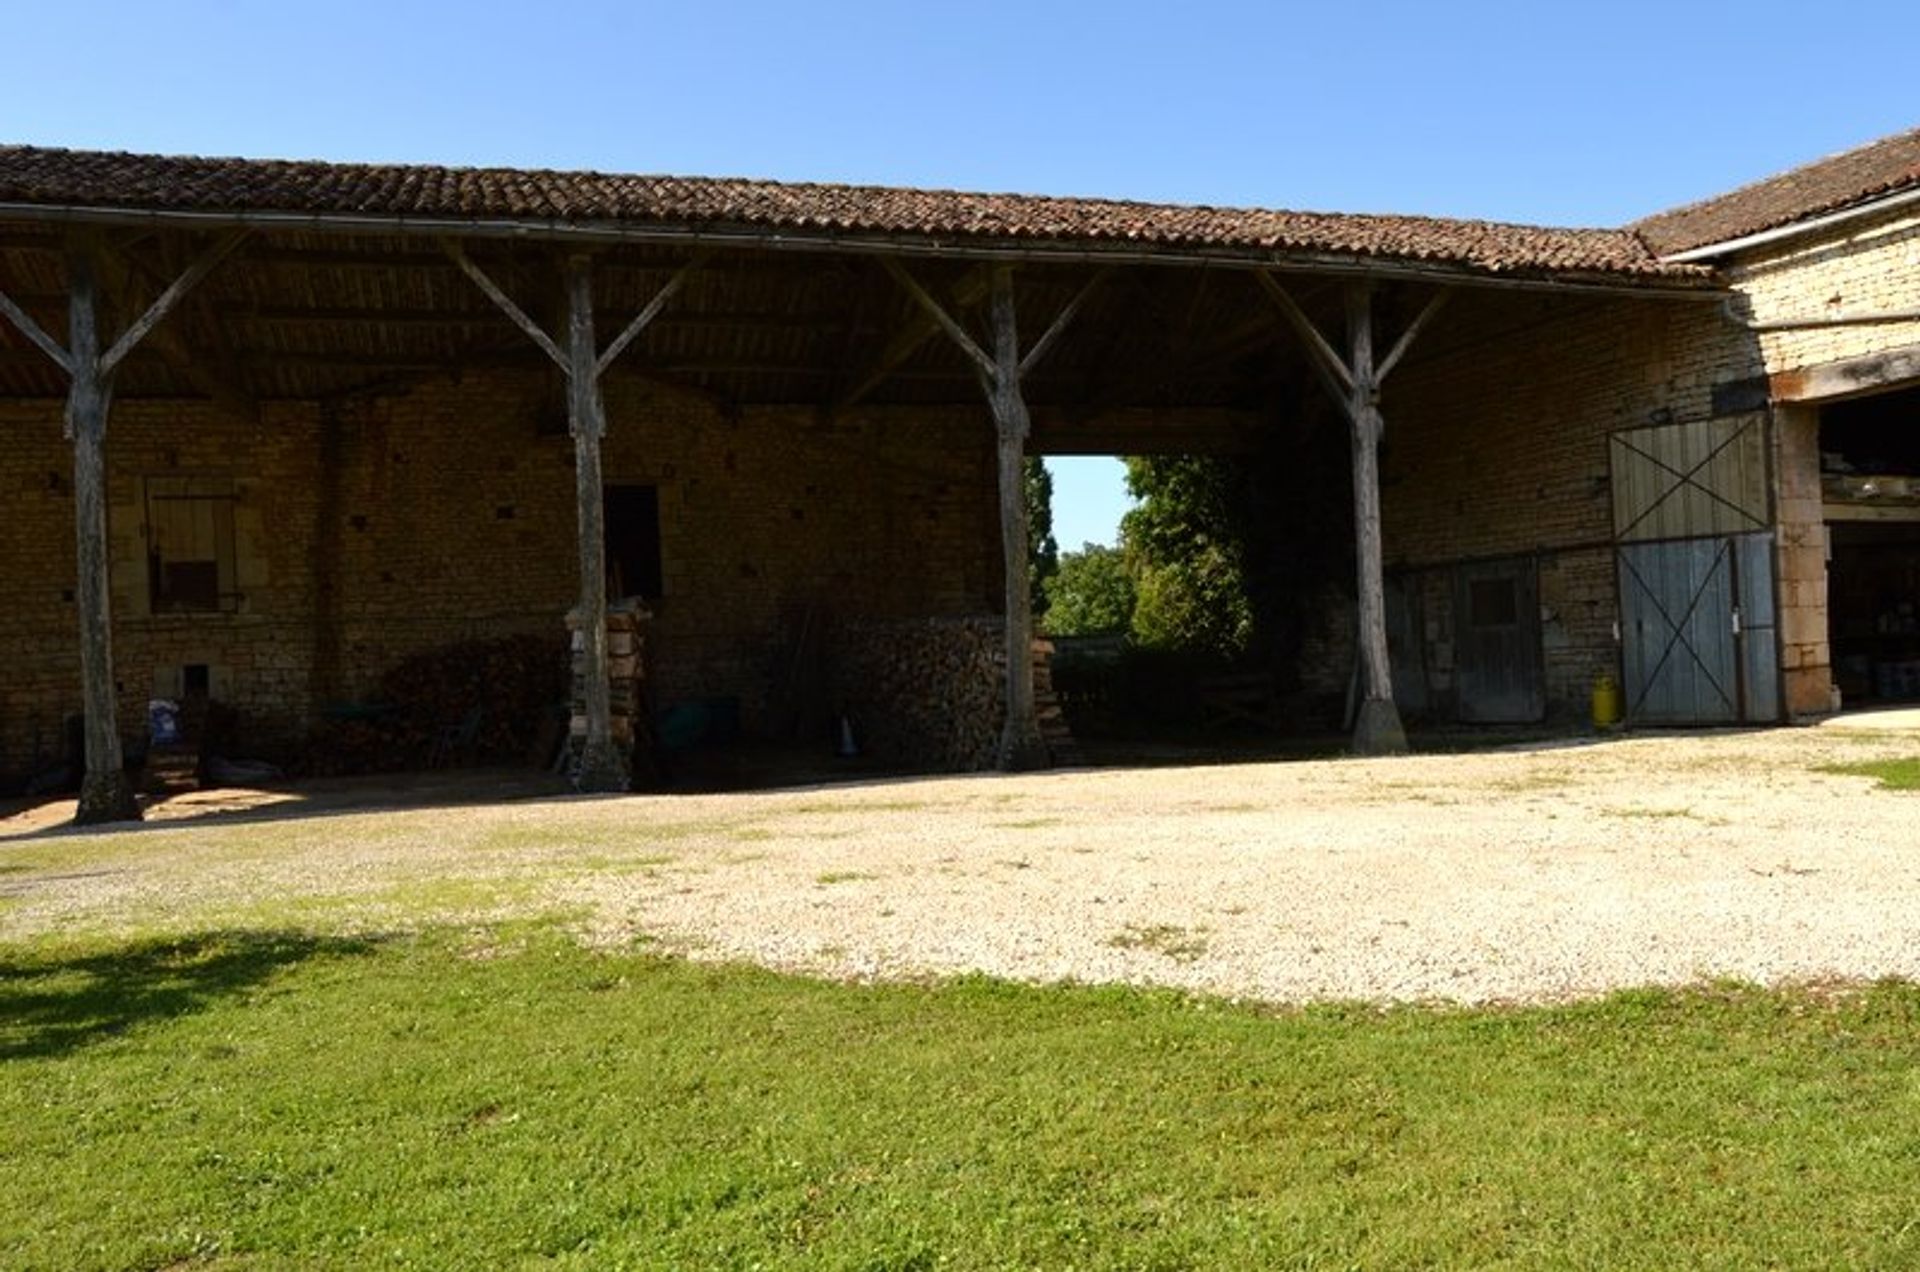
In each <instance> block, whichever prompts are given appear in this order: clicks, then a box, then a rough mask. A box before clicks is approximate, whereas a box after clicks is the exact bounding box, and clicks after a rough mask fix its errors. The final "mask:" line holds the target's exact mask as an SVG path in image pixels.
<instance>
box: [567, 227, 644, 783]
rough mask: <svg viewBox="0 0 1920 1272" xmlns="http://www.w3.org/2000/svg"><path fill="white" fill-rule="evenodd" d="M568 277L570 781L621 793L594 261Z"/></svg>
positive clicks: (586, 260) (626, 776) (576, 265)
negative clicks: (580, 695) (573, 641)
mask: <svg viewBox="0 0 1920 1272" xmlns="http://www.w3.org/2000/svg"><path fill="white" fill-rule="evenodd" d="M565 275H566V287H567V362H566V368H567V417H568V422H569V424H570V425H571V428H572V432H573V461H574V462H573V476H574V503H575V506H576V509H577V511H578V518H579V527H580V539H579V559H580V604H579V607H578V610H577V613H578V616H579V620H580V641H581V663H582V664H583V666H582V669H581V674H582V679H583V680H584V681H585V685H584V688H585V690H586V693H585V697H586V714H587V736H586V741H585V743H584V745H583V746H582V748H581V751H580V757H579V766H578V768H577V770H576V771H575V773H574V778H573V781H574V785H575V786H576V787H577V788H579V789H580V790H582V791H598V792H609V791H624V790H626V789H627V788H628V786H629V785H630V784H631V780H632V778H631V774H630V773H629V771H628V767H627V761H626V759H625V758H624V757H623V756H622V755H621V754H620V751H619V748H617V747H616V746H615V745H614V742H613V685H612V680H611V678H610V677H609V674H608V666H607V563H606V510H605V492H604V490H603V484H602V480H601V476H600V439H601V437H602V436H604V435H605V433H606V431H607V417H606V408H605V405H604V404H603V402H602V401H601V398H600V366H599V355H598V353H597V351H596V347H595V343H594V335H593V264H592V260H591V258H590V257H588V256H586V255H584V254H576V255H572V256H569V257H567V261H566V271H565Z"/></svg>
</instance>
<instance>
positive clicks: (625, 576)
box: [605, 486, 661, 601]
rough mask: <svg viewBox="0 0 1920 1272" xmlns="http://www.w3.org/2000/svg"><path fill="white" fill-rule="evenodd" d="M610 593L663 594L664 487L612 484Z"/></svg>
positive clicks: (607, 501)
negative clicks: (662, 495) (661, 549)
mask: <svg viewBox="0 0 1920 1272" xmlns="http://www.w3.org/2000/svg"><path fill="white" fill-rule="evenodd" d="M605 508H606V519H607V595H608V596H609V597H620V596H640V597H645V598H646V599H647V600H650V601H651V600H658V599H659V597H660V590H661V587H660V488H659V487H658V486H608V487H607V488H606V496H605Z"/></svg>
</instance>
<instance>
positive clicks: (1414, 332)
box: [1373, 288, 1453, 384]
mask: <svg viewBox="0 0 1920 1272" xmlns="http://www.w3.org/2000/svg"><path fill="white" fill-rule="evenodd" d="M1452 297H1453V293H1452V292H1451V291H1449V290H1447V289H1445V288H1442V289H1441V290H1440V291H1437V292H1435V293H1434V294H1433V298H1432V299H1431V300H1429V301H1427V303H1426V307H1425V308H1423V309H1422V310H1421V311H1420V312H1419V313H1418V314H1417V315H1415V316H1414V319H1413V321H1412V322H1410V323H1408V324H1407V329H1406V330H1405V331H1403V332H1401V333H1400V339H1398V340H1396V341H1394V344H1393V348H1392V350H1391V351H1389V352H1388V354H1387V356H1386V357H1385V358H1382V359H1381V360H1380V367H1379V369H1378V370H1376V371H1375V372H1374V374H1373V378H1374V381H1375V382H1376V383H1379V384H1384V383H1386V380H1387V377H1388V376H1389V375H1392V374H1393V369H1394V368H1395V367H1397V366H1399V365H1400V359H1402V358H1404V357H1406V356H1407V350H1409V349H1411V348H1412V347H1413V341H1414V337H1416V336H1418V335H1419V334H1420V329H1421V328H1422V327H1424V326H1426V325H1427V322H1428V320H1429V319H1431V318H1432V317H1433V316H1434V315H1435V314H1437V313H1439V312H1440V307H1441V306H1442V305H1444V304H1446V303H1447V301H1448V300H1450V299H1452Z"/></svg>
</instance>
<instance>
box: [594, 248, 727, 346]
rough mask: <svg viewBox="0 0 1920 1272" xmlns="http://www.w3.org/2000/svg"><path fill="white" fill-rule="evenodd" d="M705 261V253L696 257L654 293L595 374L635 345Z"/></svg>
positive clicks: (628, 325) (615, 338)
mask: <svg viewBox="0 0 1920 1272" xmlns="http://www.w3.org/2000/svg"><path fill="white" fill-rule="evenodd" d="M705 259H706V254H705V253H700V254H698V255H696V256H695V257H694V258H693V259H692V260H690V261H688V262H687V263H686V264H685V265H682V266H681V267H680V268H679V269H678V270H676V271H675V272H674V275H673V277H672V278H669V279H668V280H667V281H666V282H665V284H663V285H662V286H661V288H660V290H659V291H657V292H655V293H654V295H653V299H652V300H650V301H648V302H647V305H646V308H644V309H642V310H641V311H640V313H639V316H638V317H636V318H635V319H634V320H633V321H632V322H630V323H628V324H627V326H626V329H625V330H623V331H622V332H621V333H620V334H619V335H617V336H615V337H614V338H613V343H612V344H610V345H608V346H607V347H606V350H605V352H603V353H602V354H601V355H600V358H599V361H598V362H596V363H595V364H594V373H595V374H596V375H598V374H600V373H602V372H604V371H605V370H606V369H607V368H608V367H609V366H611V365H613V360H614V359H615V358H617V357H619V356H620V354H621V352H622V351H624V350H625V349H626V347H627V346H628V345H630V344H632V343H633V341H634V338H635V337H637V336H638V335H639V334H640V333H641V332H643V331H645V330H646V329H647V326H648V324H650V323H651V322H652V321H653V320H654V319H655V318H658V317H659V316H660V311H661V310H662V309H665V308H666V307H667V302H668V301H670V300H672V299H673V297H674V293H676V292H678V291H679V290H680V288H681V287H683V286H685V285H686V281H687V278H688V276H689V275H691V274H692V273H693V271H694V270H696V269H698V268H699V267H700V266H701V265H702V264H703V263H704V261H705Z"/></svg>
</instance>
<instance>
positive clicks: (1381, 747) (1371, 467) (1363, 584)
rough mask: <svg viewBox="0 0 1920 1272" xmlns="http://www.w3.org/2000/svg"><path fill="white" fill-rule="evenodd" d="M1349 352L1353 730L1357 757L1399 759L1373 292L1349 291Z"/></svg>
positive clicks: (1402, 737)
mask: <svg viewBox="0 0 1920 1272" xmlns="http://www.w3.org/2000/svg"><path fill="white" fill-rule="evenodd" d="M1347 349H1348V359H1349V364H1350V365H1349V370H1350V371H1351V373H1352V380H1353V384H1352V388H1351V389H1350V390H1349V393H1348V405H1347V419H1348V421H1349V423H1350V425H1351V433H1352V438H1353V538H1354V545H1353V546H1354V553H1353V555H1354V565H1355V573H1356V578H1355V580H1354V582H1355V590H1356V591H1357V592H1358V594H1359V615H1358V618H1359V622H1358V637H1359V640H1358V644H1359V658H1360V668H1359V672H1360V707H1359V713H1358V715H1357V716H1356V717H1355V719H1354V723H1353V749H1354V750H1355V751H1356V752H1358V753H1359V754H1361V755H1398V754H1401V753H1402V752H1404V751H1405V750H1406V749H1407V731H1406V729H1405V728H1404V727H1403V726H1402V725H1401V723H1400V709H1399V708H1398V707H1397V706H1395V705H1394V702H1393V669H1392V667H1391V666H1390V664H1389V662H1388V658H1387V598H1386V582H1385V579H1384V578H1383V574H1382V565H1381V545H1380V437H1381V434H1382V433H1383V432H1384V431H1385V421H1384V420H1383V419H1382V417H1381V415H1380V382H1379V379H1378V377H1377V376H1376V375H1375V373H1374V366H1373V289H1372V288H1371V287H1370V286H1369V285H1368V284H1366V283H1352V284H1349V285H1348V287H1347Z"/></svg>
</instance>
